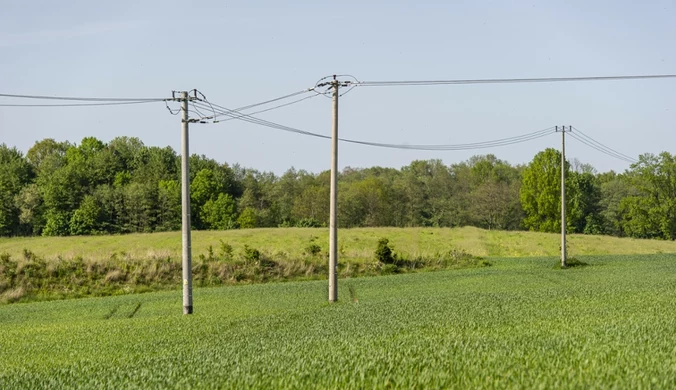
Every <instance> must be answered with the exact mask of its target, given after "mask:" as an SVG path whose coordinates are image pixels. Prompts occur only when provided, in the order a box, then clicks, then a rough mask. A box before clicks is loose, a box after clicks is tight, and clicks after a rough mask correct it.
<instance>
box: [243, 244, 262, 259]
mask: <svg viewBox="0 0 676 390" xmlns="http://www.w3.org/2000/svg"><path fill="white" fill-rule="evenodd" d="M260 259H261V252H260V251H259V250H258V249H256V248H252V247H250V246H249V245H246V244H244V260H246V261H247V262H256V261H259V260H260Z"/></svg>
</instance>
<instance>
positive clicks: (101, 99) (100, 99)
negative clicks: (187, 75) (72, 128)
mask: <svg viewBox="0 0 676 390" xmlns="http://www.w3.org/2000/svg"><path fill="white" fill-rule="evenodd" d="M0 97H6V98H15V99H40V100H70V101H82V102H162V101H165V100H172V99H167V98H104V97H73V96H44V95H14V94H7V93H0Z"/></svg>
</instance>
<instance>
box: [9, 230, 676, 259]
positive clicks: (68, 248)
mask: <svg viewBox="0 0 676 390" xmlns="http://www.w3.org/2000/svg"><path fill="white" fill-rule="evenodd" d="M192 237H193V255H194V256H197V255H199V254H205V253H206V252H207V248H208V246H210V245H211V246H213V248H214V250H215V252H216V253H218V248H219V246H220V243H219V240H223V241H225V242H227V243H229V244H231V245H232V246H233V247H234V248H235V251H238V250H241V248H242V247H243V246H244V244H248V245H249V246H251V247H254V248H257V249H259V250H261V251H263V252H265V253H268V254H270V255H272V257H273V258H274V257H275V254H278V253H283V254H284V255H285V257H286V258H290V259H294V258H301V257H302V253H303V249H304V248H305V247H307V246H308V244H309V242H310V239H311V238H312V237H316V238H317V239H316V243H317V244H319V245H320V246H321V247H322V250H323V251H325V252H326V251H328V229H310V228H307V229H302V228H287V229H250V230H230V231H195V232H193V234H192ZM380 237H387V238H389V239H390V243H391V244H392V245H393V247H394V248H395V250H396V251H398V252H403V253H404V254H407V255H408V256H410V257H414V256H416V255H423V256H433V255H434V254H435V253H437V252H444V251H447V250H449V249H451V248H456V249H463V250H465V251H467V252H469V253H471V254H473V255H476V256H484V257H486V256H488V257H520V256H556V255H557V254H558V253H559V247H560V246H559V245H560V239H559V235H557V234H546V233H534V232H504V231H487V230H482V229H477V228H471V227H465V228H456V229H439V228H404V229H400V228H361V229H343V230H340V231H339V248H340V250H341V254H340V257H341V258H342V259H344V260H349V261H371V260H372V259H373V251H374V249H375V247H376V243H377V240H378V238H380ZM24 249H28V250H30V251H32V252H34V253H36V254H37V255H39V256H44V257H46V258H48V259H49V258H56V257H57V256H58V255H61V256H63V257H64V258H72V257H74V256H78V255H79V256H82V257H83V258H84V259H85V260H87V259H95V260H105V259H109V258H110V257H111V255H113V254H116V255H117V256H118V257H124V256H128V257H131V258H135V259H145V258H166V257H167V256H170V257H172V258H173V259H177V258H180V256H181V235H180V232H170V233H153V234H131V235H124V236H87V237H34V238H9V239H8V238H0V253H3V252H7V253H9V254H10V255H12V257H14V258H17V257H21V255H22V252H23V250H24ZM569 253H570V255H571V256H579V255H597V254H650V253H676V242H672V241H656V240H635V239H628V238H622V239H620V238H615V237H607V236H586V235H571V236H569Z"/></svg>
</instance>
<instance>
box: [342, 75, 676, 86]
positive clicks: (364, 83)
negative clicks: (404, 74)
mask: <svg viewBox="0 0 676 390" xmlns="http://www.w3.org/2000/svg"><path fill="white" fill-rule="evenodd" d="M666 78H676V74H661V75H633V76H591V77H544V78H507V79H457V80H390V81H357V82H354V83H353V84H354V85H356V86H362V87H398V86H431V85H466V84H516V83H554V82H571V81H617V80H645V79H666Z"/></svg>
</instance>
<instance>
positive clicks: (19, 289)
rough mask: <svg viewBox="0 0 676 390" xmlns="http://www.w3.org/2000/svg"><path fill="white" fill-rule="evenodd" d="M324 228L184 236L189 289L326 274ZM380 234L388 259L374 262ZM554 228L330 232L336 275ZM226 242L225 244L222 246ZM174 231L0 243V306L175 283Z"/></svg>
mask: <svg viewBox="0 0 676 390" xmlns="http://www.w3.org/2000/svg"><path fill="white" fill-rule="evenodd" d="M327 235H328V231H327V229H311V228H307V229H302V228H286V229H243V230H230V231H196V232H193V279H194V282H195V285H196V286H197V287H209V286H212V287H213V286H222V285H234V284H250V283H265V282H271V281H298V280H316V279H326V277H327V272H328V237H327ZM381 238H388V239H389V245H390V247H391V248H392V249H393V250H394V252H395V253H396V255H397V263H396V264H388V262H387V261H377V259H376V257H375V249H376V247H377V245H378V241H379V239H381ZM568 242H569V244H568V254H569V256H573V257H575V256H580V255H608V254H614V255H616V254H660V253H676V242H672V241H658V240H636V239H627V238H622V239H621V238H615V237H607V236H588V235H571V236H570V237H569V241H568ZM559 245H560V238H559V236H558V235H557V234H546V233H534V232H515V231H513V232H505V231H488V230H482V229H477V228H469V227H468V228H455V229H439V228H406V229H397V228H363V229H345V230H341V231H340V232H339V245H338V250H339V261H338V264H339V267H338V275H339V277H341V278H349V277H357V276H375V275H387V274H392V273H406V272H411V271H413V272H417V271H419V270H439V269H450V268H454V269H457V268H468V267H477V266H479V267H481V266H487V265H490V262H491V259H492V258H496V257H524V256H526V257H533V256H558V254H559V250H560V249H559ZM224 248H225V249H224ZM180 274H181V239H180V233H178V232H171V233H154V234H130V235H122V236H77V237H34V238H5V239H0V304H3V303H12V302H18V301H24V302H25V301H35V300H53V299H63V298H78V297H92V296H109V295H122V294H130V293H138V292H148V291H159V290H167V289H177V288H180V285H181V280H180Z"/></svg>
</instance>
